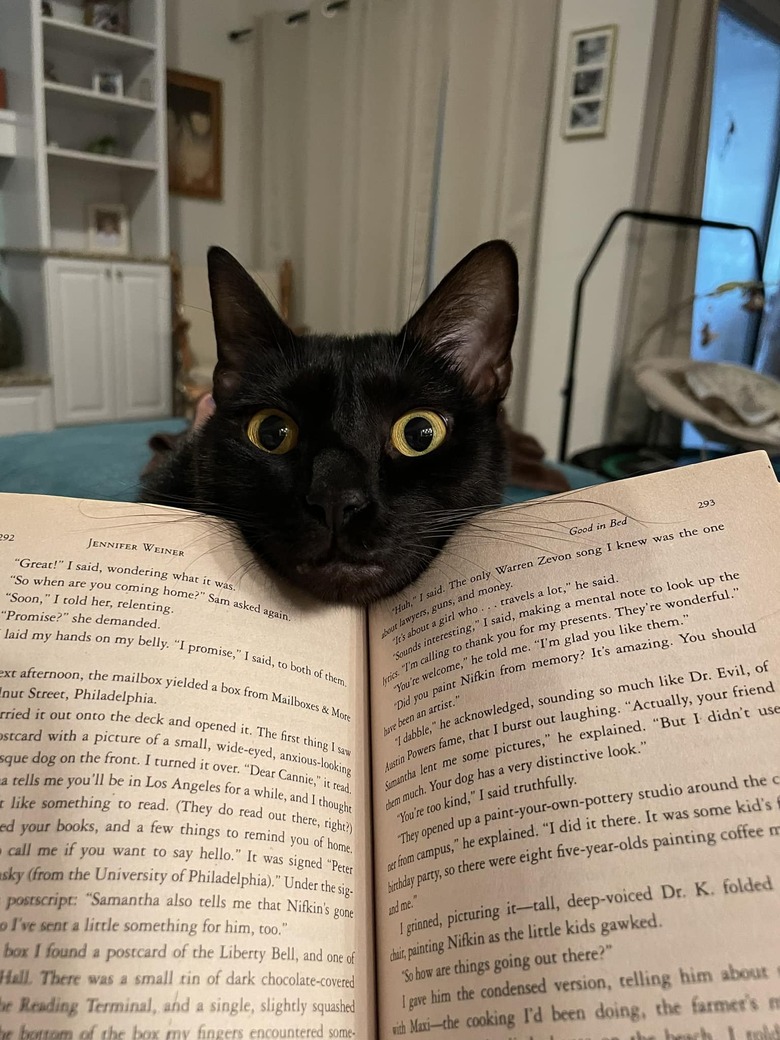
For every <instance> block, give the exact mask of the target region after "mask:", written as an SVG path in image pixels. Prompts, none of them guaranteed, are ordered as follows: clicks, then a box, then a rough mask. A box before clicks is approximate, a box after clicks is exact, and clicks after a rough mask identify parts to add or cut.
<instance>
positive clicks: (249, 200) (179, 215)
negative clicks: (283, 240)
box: [166, 0, 308, 265]
mask: <svg viewBox="0 0 780 1040" xmlns="http://www.w3.org/2000/svg"><path fill="white" fill-rule="evenodd" d="M307 2H308V0H305V2H303V3H301V0H167V3H166V30H167V47H168V56H167V61H168V67H169V68H173V69H181V70H182V71H183V72H191V73H193V74H194V75H197V76H209V77H211V78H212V79H218V80H221V81H222V110H223V125H222V134H223V158H222V187H223V200H222V201H221V202H216V201H209V200H206V199H189V198H182V197H181V196H179V195H171V196H170V203H171V205H170V218H171V249H172V250H174V251H175V252H177V253H178V254H179V255H180V256H181V258H182V262H183V263H185V264H205V262H206V250H207V249H208V247H209V246H210V245H214V244H216V245H221V246H224V247H225V248H226V249H229V250H230V251H231V252H232V253H235V255H236V256H237V257H238V258H239V259H240V260H242V261H243V262H245V263H247V264H250V265H251V264H252V263H253V257H252V229H253V207H254V197H255V186H254V181H255V176H256V172H255V162H254V148H255V141H256V138H257V116H256V106H255V83H254V76H255V39H254V35H249V36H247V37H245V38H244V39H243V40H241V41H239V42H237V43H232V42H231V41H230V40H228V38H227V36H228V33H229V32H231V31H232V30H233V29H243V28H248V27H249V26H251V25H253V23H254V19H255V17H259V16H260V15H263V14H265V13H266V12H268V11H285V10H289V11H297V10H300V9H301V7H305V6H307Z"/></svg>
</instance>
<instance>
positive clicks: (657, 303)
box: [605, 0, 718, 443]
mask: <svg viewBox="0 0 780 1040" xmlns="http://www.w3.org/2000/svg"><path fill="white" fill-rule="evenodd" d="M717 13H718V0H658V7H657V15H656V25H655V34H654V39H653V52H652V60H651V63H650V80H649V83H648V103H647V107H646V110H645V122H644V126H643V132H642V144H641V149H642V151H641V155H640V162H639V180H638V183H637V185H636V190H635V205H636V208H638V209H650V210H657V211H660V212H664V213H681V214H685V215H688V216H698V215H700V214H701V204H702V195H703V192H704V175H705V169H706V160H707V143H708V138H709V125H710V108H711V99H712V76H713V68H714V58H715V31H716V25H717ZM629 242H630V247H629V253H628V260H627V264H626V276H625V279H624V283H623V307H622V314H621V321H620V325H619V334H618V335H619V339H618V346H617V350H616V356H617V365H616V371H615V378H614V383H613V393H612V402H611V407H610V409H609V413H608V419H607V424H606V430H605V433H606V440H607V442H608V443H617V442H620V441H632V442H642V443H644V442H645V440H646V438H647V432H648V422H649V417H650V411H649V407H648V405H647V402H646V401H645V398H644V395H643V394H642V392H641V390H640V389H639V388H638V386H637V385H636V381H635V379H634V375H633V368H634V365H635V363H636V361H637V360H638V358H639V356H640V355H641V356H642V357H647V356H649V355H650V354H651V353H652V354H654V355H656V356H664V357H687V356H688V355H689V354H690V346H691V308H690V306H686V303H685V301H686V300H689V299H690V298H691V297H692V295H693V292H694V282H695V278H696V252H697V247H698V235H697V233H696V232H695V231H691V230H678V229H674V228H670V227H663V226H658V225H653V226H639V227H638V226H637V225H634V228H633V230H632V233H631V236H630V239H629ZM653 329H655V333H654V334H653V335H651V336H650V337H648V333H650V332H651V330H653ZM674 425H675V424H674V423H668V424H667V427H668V428H667V429H665V431H664V433H663V434H662V439H663V440H673V439H674V438H675V430H674V428H673V427H674Z"/></svg>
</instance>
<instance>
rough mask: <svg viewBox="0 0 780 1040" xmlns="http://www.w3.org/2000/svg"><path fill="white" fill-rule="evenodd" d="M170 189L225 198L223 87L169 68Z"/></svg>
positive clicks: (197, 197)
mask: <svg viewBox="0 0 780 1040" xmlns="http://www.w3.org/2000/svg"><path fill="white" fill-rule="evenodd" d="M167 109H168V190H169V191H170V192H171V193H172V194H173V195H189V196H191V197H193V198H196V199H221V198H222V84H221V83H220V81H219V80H216V79H206V77H205V76H193V75H191V74H190V73H189V72H178V71H176V70H175V69H168V76H167Z"/></svg>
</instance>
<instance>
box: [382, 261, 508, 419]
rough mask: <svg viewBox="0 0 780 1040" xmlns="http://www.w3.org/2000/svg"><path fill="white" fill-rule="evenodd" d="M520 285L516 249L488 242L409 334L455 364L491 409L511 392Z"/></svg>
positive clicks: (432, 299) (445, 283) (458, 269)
mask: <svg viewBox="0 0 780 1040" xmlns="http://www.w3.org/2000/svg"><path fill="white" fill-rule="evenodd" d="M517 282H518V272H517V259H516V257H515V254H514V251H513V250H512V247H511V246H510V245H509V244H508V243H507V242H502V241H495V242H486V243H485V244H484V245H482V246H477V248H476V249H474V250H472V251H471V253H469V254H468V256H466V257H464V259H463V260H461V261H460V263H459V264H457V265H456V266H455V267H454V268H453V269H452V271H450V273H449V274H448V275H446V276H445V278H444V279H443V280H442V281H441V282H440V284H439V285H438V286H437V287H436V289H434V291H433V293H432V294H431V295H430V296H429V297H428V299H427V300H426V301H425V303H424V304H423V305H422V307H421V308H420V309H419V310H418V311H417V313H416V314H414V315H413V316H412V317H411V318H410V319H409V321H408V322H407V325H406V327H405V329H404V330H403V332H404V334H406V335H409V336H411V337H412V339H413V340H417V341H420V342H422V344H423V346H424V348H425V349H426V350H428V351H430V352H432V353H437V354H439V356H441V357H443V358H446V359H447V360H449V361H452V362H454V363H455V365H456V366H457V367H458V369H459V370H460V372H461V374H462V376H463V378H464V379H465V380H466V383H467V384H468V386H469V387H470V389H471V390H472V392H473V393H474V394H475V395H476V397H477V398H478V399H479V400H481V401H483V402H484V403H486V404H487V403H491V402H496V403H497V402H498V401H500V400H501V399H502V398H503V397H504V396H505V395H506V392H507V390H508V389H509V382H510V379H511V376H512V358H511V349H512V340H513V338H514V334H515V328H516V326H517V311H518V285H517Z"/></svg>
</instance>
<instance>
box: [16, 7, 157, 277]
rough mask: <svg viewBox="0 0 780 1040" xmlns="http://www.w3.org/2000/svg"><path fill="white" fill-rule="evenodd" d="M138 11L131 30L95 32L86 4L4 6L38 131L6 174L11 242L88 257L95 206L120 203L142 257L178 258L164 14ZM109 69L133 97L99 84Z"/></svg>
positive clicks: (21, 114)
mask: <svg viewBox="0 0 780 1040" xmlns="http://www.w3.org/2000/svg"><path fill="white" fill-rule="evenodd" d="M128 6H129V18H130V26H129V27H130V33H129V34H127V35H123V34H119V33H110V32H104V31H102V30H100V29H94V28H92V27H91V26H86V25H84V24H83V5H82V3H81V2H80V0H54V2H53V5H52V9H53V17H46V16H44V15H42V14H41V4H40V0H0V66H3V67H5V69H6V74H7V80H8V94H9V102H10V104H11V106H12V107H13V109H14V110H15V112H16V115H17V118H18V119H21V120H23V121H26V126H27V132H26V133H24V134H20V133H19V132H18V129H17V133H16V138H17V143H16V151H17V155H16V160H15V161H14V162H13V163H12V164H11V167H10V168H9V169H8V170H7V171H6V174H5V177H4V183H3V189H2V202H3V208H4V215H3V216H4V219H3V221H2V222H1V223H0V226H2V227H4V229H5V233H4V242H3V243H2V245H4V246H6V247H12V248H25V249H30V248H38V249H41V250H47V249H68V250H71V251H73V252H77V251H78V250H79V249H82V250H86V248H87V206H88V205H89V204H90V203H94V202H103V203H121V204H123V205H124V206H126V207H127V211H128V216H129V227H130V255H131V258H132V256H133V254H134V253H138V254H139V255H143V256H150V255H156V256H159V257H160V258H165V257H167V255H168V252H169V241H168V189H167V156H166V117H165V37H164V30H165V10H164V4H163V0H130V3H129V5H128ZM98 70H105V71H112V72H116V73H119V74H121V77H122V81H123V90H122V93H121V94H108V93H101V92H100V91H98V90H96V89H93V76H94V74H95V72H96V71H98ZM55 77H56V78H55ZM106 140H108V141H109V142H110V145H109V148H110V152H109V153H108V154H107V153H106V152H101V151H99V150H97V149H98V148H99V147H100V144H99V142H105V141H106ZM104 147H105V145H104ZM93 149H94V150H93ZM74 171H75V172H74ZM77 210H79V211H80V212H79V215H78V218H77V212H76V211H77Z"/></svg>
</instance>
